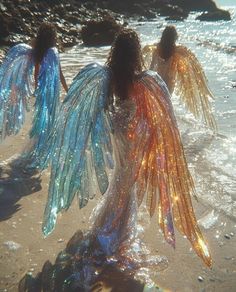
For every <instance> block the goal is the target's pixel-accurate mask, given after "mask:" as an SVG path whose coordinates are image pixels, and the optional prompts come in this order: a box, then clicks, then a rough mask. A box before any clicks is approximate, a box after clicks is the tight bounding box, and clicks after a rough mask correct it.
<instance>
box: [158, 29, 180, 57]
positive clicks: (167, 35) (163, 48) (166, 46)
mask: <svg viewBox="0 0 236 292" xmlns="http://www.w3.org/2000/svg"><path fill="white" fill-rule="evenodd" d="M177 39H178V34H177V31H176V29H175V27H174V26H172V25H169V26H167V27H166V28H165V29H164V31H163V33H162V36H161V41H160V43H159V46H160V56H161V58H162V59H164V60H168V59H169V58H170V57H171V56H172V54H173V52H174V49H175V42H176V40H177Z"/></svg>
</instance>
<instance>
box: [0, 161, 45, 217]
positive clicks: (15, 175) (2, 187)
mask: <svg viewBox="0 0 236 292" xmlns="http://www.w3.org/2000/svg"><path fill="white" fill-rule="evenodd" d="M39 190H41V178H40V176H39V174H38V173H37V171H36V170H35V169H27V168H26V167H25V165H23V163H22V161H20V160H18V159H15V160H13V161H11V162H10V163H8V164H2V165H0V221H3V220H7V219H9V218H11V216H12V215H13V214H14V213H15V212H17V211H18V210H19V209H20V208H21V205H20V204H19V203H18V201H19V200H20V199H21V198H22V197H24V196H28V195H30V194H33V193H35V192H37V191H39Z"/></svg>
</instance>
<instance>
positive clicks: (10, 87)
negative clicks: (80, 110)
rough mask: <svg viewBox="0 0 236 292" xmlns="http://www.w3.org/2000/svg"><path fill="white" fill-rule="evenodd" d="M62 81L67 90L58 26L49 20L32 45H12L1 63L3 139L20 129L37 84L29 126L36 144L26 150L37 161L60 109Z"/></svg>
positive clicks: (0, 127)
mask: <svg viewBox="0 0 236 292" xmlns="http://www.w3.org/2000/svg"><path fill="white" fill-rule="evenodd" d="M33 73H34V78H33ZM60 81H61V83H62V85H63V87H64V89H65V90H66V91H67V90H68V88H67V85H66V82H65V78H64V76H63V74H62V71H61V67H60V61H59V55H58V51H57V49H56V29H55V27H54V25H52V24H49V23H43V24H42V25H41V26H40V28H39V30H38V33H37V36H36V38H35V40H34V41H33V42H32V46H29V45H26V44H19V45H16V46H14V47H12V48H11V49H10V50H9V52H8V54H7V55H6V57H5V59H4V60H3V63H2V65H1V67H0V140H3V139H4V138H6V137H7V136H9V135H16V134H17V133H18V132H19V131H20V129H21V127H22V125H23V123H24V120H25V113H26V111H27V110H28V109H29V104H28V103H29V97H30V96H31V95H33V91H34V88H35V91H34V95H35V98H36V101H35V111H34V118H33V123H32V128H31V130H30V138H32V140H33V142H32V144H33V145H31V148H30V149H29V151H27V153H25V154H24V155H25V156H27V158H30V159H31V160H32V161H34V162H35V163H36V161H37V160H40V159H41V156H42V153H43V149H44V147H45V145H46V141H47V138H48V136H49V133H50V131H51V128H52V125H53V122H54V120H55V116H56V114H57V113H58V106H59V95H60ZM36 165H37V163H36Z"/></svg>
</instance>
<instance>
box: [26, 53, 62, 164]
mask: <svg viewBox="0 0 236 292" xmlns="http://www.w3.org/2000/svg"><path fill="white" fill-rule="evenodd" d="M59 68H60V63H59V54H58V51H57V49H56V48H50V49H48V51H47V53H46V55H45V57H44V58H43V60H42V63H41V65H40V71H39V76H38V85H37V88H36V91H35V96H36V102H35V112H34V118H33V123H32V128H31V130H30V134H29V135H30V138H33V139H34V143H33V147H32V148H31V149H30V151H29V152H28V153H27V156H28V158H29V159H31V160H32V166H33V165H34V166H36V167H38V168H40V169H44V168H45V167H46V166H47V164H48V160H49V157H48V151H49V149H51V145H53V143H52V142H53V141H51V140H50V136H51V135H50V133H51V131H52V129H53V127H54V122H55V119H56V117H57V115H58V111H59V106H60V69H59Z"/></svg>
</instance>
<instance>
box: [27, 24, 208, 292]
mask: <svg viewBox="0 0 236 292" xmlns="http://www.w3.org/2000/svg"><path fill="white" fill-rule="evenodd" d="M58 117H59V118H58V119H57V121H56V123H55V127H54V132H53V136H54V138H53V144H54V145H53V155H52V165H51V179H50V186H49V194H48V201H47V205H46V209H45V214H44V222H43V233H44V235H46V236H47V235H48V234H49V233H51V232H52V231H53V229H54V227H55V224H56V220H57V215H58V213H59V212H61V211H63V210H67V209H68V208H69V207H70V205H71V203H72V201H73V199H74V198H75V197H77V199H78V201H79V206H80V208H83V207H84V206H86V204H87V203H88V201H89V200H90V199H92V198H93V197H94V195H95V194H98V193H101V194H103V200H102V201H101V202H100V203H99V205H98V206H97V207H96V209H95V211H94V212H93V216H92V220H93V223H92V225H91V228H90V230H88V231H87V232H86V233H84V234H83V233H82V232H77V233H76V234H75V236H74V237H73V238H72V239H71V240H70V241H69V243H68V245H67V247H66V249H65V250H64V251H63V252H62V253H60V254H59V255H58V258H57V260H56V263H55V265H54V266H52V265H51V264H50V265H49V264H48V263H47V264H46V266H44V268H43V271H42V274H39V276H38V278H37V279H36V282H37V283H39V282H40V281H41V284H40V285H43V286H44V287H46V286H47V287H51V290H50V291H61V290H59V289H61V288H63V289H64V290H62V291H91V290H90V289H91V285H93V284H94V283H95V282H96V281H97V280H98V276H99V274H100V273H101V271H104V269H108V270H109V267H111V268H115V269H120V270H122V271H124V272H127V273H128V274H129V275H130V274H131V275H133V274H134V273H135V272H136V271H137V270H138V269H140V268H141V267H143V266H147V265H148V261H147V259H146V256H145V253H143V249H142V243H141V242H140V241H139V240H138V239H137V228H136V227H137V212H138V207H139V206H140V205H141V203H142V202H144V201H145V202H146V206H147V209H148V212H149V214H150V216H157V222H158V224H159V226H160V228H161V229H162V231H163V234H164V237H165V239H166V241H167V242H168V243H169V244H170V245H171V246H173V247H174V246H175V228H176V229H177V230H178V231H180V232H181V233H182V234H183V235H184V236H186V237H187V238H188V240H189V241H190V243H191V245H192V247H193V249H194V250H195V252H196V253H197V254H198V255H199V256H200V257H201V259H202V260H203V261H204V263H205V264H206V265H207V266H210V265H211V256H210V254H209V251H208V248H207V245H206V242H205V240H204V238H203V236H202V233H201V231H200V229H199V227H198V224H197V220H196V217H195V215H194V211H193V207H192V203H191V195H192V194H194V183H193V180H192V177H191V175H190V172H189V170H188V167H187V163H186V160H185V156H184V151H183V147H182V144H181V140H180V135H179V131H178V127H177V123H176V120H175V116H174V113H173V108H172V105H171V101H170V96H169V92H168V90H167V88H166V85H165V83H164V82H163V81H162V79H161V78H160V77H159V75H158V74H157V73H155V72H152V71H144V72H142V56H141V47H140V43H139V39H138V36H137V34H136V33H135V32H134V31H133V30H130V29H125V30H122V31H121V32H120V34H119V35H118V36H117V37H116V40H115V41H114V44H113V46H112V48H111V51H110V55H109V57H108V61H107V64H106V66H101V65H98V64H96V63H95V64H90V65H88V66H86V67H84V68H83V69H82V70H81V71H80V72H79V73H78V75H77V76H76V77H75V78H74V80H73V82H72V85H71V87H70V88H69V91H68V94H67V96H66V98H65V100H64V102H63V104H62V107H61V109H60V113H59V115H58ZM109 173H111V175H110V176H109ZM137 246H139V248H137ZM44 274H45V275H46V274H47V276H45V277H44ZM62 275H63V276H62ZM63 277H64V278H63ZM40 279H41V280H40ZM31 280H32V279H31ZM42 281H45V283H42ZM36 282H35V283H36ZM31 283H33V282H32V281H31ZM53 289H54V290H53ZM66 289H67V290H66ZM76 289H77V290H76Z"/></svg>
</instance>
